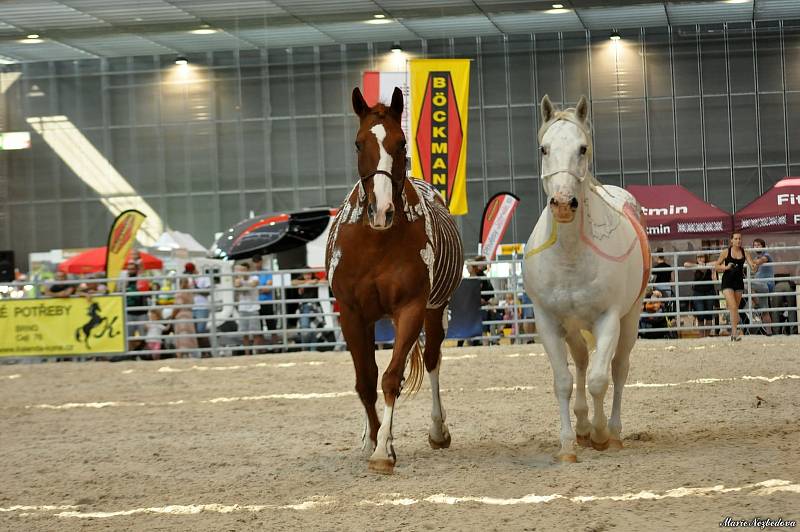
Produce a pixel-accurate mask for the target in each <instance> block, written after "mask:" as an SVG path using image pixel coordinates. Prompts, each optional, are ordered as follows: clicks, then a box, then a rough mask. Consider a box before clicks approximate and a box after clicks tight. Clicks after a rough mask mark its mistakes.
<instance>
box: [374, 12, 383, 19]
mask: <svg viewBox="0 0 800 532" xmlns="http://www.w3.org/2000/svg"><path fill="white" fill-rule="evenodd" d="M372 16H373V17H374V18H386V15H384V14H383V13H378V14H377V15H372Z"/></svg>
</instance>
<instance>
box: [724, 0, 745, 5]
mask: <svg viewBox="0 0 800 532" xmlns="http://www.w3.org/2000/svg"><path fill="white" fill-rule="evenodd" d="M750 2H751V0H725V3H726V4H748V3H750Z"/></svg>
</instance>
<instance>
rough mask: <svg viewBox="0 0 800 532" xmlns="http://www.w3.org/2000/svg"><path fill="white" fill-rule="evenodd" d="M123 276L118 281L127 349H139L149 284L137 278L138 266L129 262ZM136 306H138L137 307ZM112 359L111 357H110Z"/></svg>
mask: <svg viewBox="0 0 800 532" xmlns="http://www.w3.org/2000/svg"><path fill="white" fill-rule="evenodd" d="M125 273H126V275H125V277H124V278H123V279H122V280H121V281H120V283H119V286H120V291H121V292H122V293H124V294H125V308H126V320H127V323H128V351H135V350H137V349H141V348H142V346H143V345H144V340H143V339H144V336H145V333H146V331H145V326H144V325H145V322H146V321H147V306H148V303H147V295H145V294H142V293H141V292H146V291H148V290H149V284H148V283H147V281H145V280H144V279H139V266H138V265H137V264H136V263H135V262H129V263H128V264H127V266H126V267H125ZM137 307H138V308H137ZM112 360H113V359H112Z"/></svg>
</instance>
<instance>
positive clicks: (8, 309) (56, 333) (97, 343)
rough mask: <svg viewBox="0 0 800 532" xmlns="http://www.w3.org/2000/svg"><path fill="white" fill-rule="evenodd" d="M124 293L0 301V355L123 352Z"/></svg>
mask: <svg viewBox="0 0 800 532" xmlns="http://www.w3.org/2000/svg"><path fill="white" fill-rule="evenodd" d="M122 310H123V303H122V296H96V297H92V298H88V297H70V298H66V297H54V298H49V299H3V300H0V357H19V356H28V355H83V354H89V353H121V352H123V351H125V321H124V314H123V311H122Z"/></svg>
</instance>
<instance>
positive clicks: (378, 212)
mask: <svg viewBox="0 0 800 532" xmlns="http://www.w3.org/2000/svg"><path fill="white" fill-rule="evenodd" d="M353 110H354V111H355V112H356V114H357V115H358V119H359V120H360V121H361V124H360V126H359V128H358V134H357V135H356V150H357V151H358V174H359V176H360V178H361V183H362V185H363V187H364V191H365V192H366V200H367V202H368V205H367V221H368V223H369V226H370V227H372V228H373V229H377V230H379V231H383V230H386V229H389V228H390V227H391V226H392V221H393V220H394V212H395V207H396V205H395V203H398V202H399V198H400V191H401V190H402V188H403V180H404V179H405V177H406V137H405V135H404V134H403V128H402V127H401V126H400V117H401V116H402V115H403V93H402V92H401V91H400V89H398V88H395V89H394V93H393V94H392V104H391V105H390V106H388V107H387V106H385V105H383V104H382V103H378V104H376V105H375V106H373V107H370V106H369V105H367V102H366V101H364V97H363V96H362V95H361V91H360V90H359V89H358V87H356V88H355V89H353Z"/></svg>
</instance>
